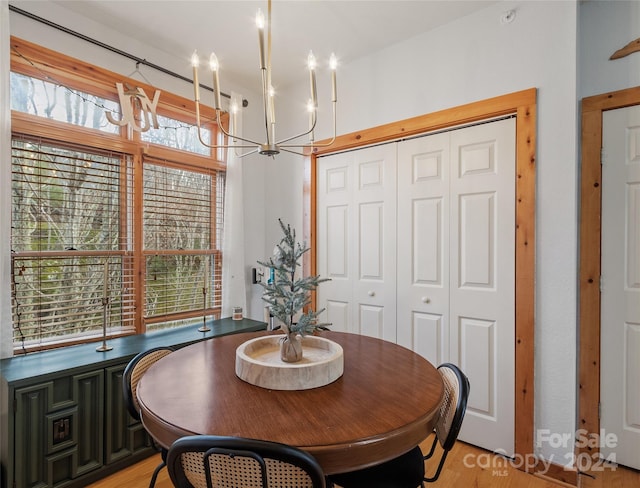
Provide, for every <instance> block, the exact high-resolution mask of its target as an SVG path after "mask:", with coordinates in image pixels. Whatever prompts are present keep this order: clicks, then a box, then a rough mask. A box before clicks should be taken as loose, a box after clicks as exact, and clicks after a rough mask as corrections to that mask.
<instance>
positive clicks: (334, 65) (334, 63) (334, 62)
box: [329, 53, 338, 102]
mask: <svg viewBox="0 0 640 488" xmlns="http://www.w3.org/2000/svg"><path fill="white" fill-rule="evenodd" d="M329 67H330V68H331V101H332V102H337V101H338V87H337V82H336V70H337V69H338V58H336V55H335V54H334V53H331V57H330V58H329Z"/></svg>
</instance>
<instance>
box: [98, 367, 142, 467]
mask: <svg viewBox="0 0 640 488" xmlns="http://www.w3.org/2000/svg"><path fill="white" fill-rule="evenodd" d="M124 368H125V365H120V366H114V367H111V368H107V369H106V370H105V374H106V403H105V405H106V418H107V422H106V424H105V449H106V452H105V463H106V464H111V463H114V462H117V461H119V460H121V459H124V458H127V457H128V456H131V455H132V454H135V453H138V452H140V451H144V450H148V449H149V448H150V447H151V440H150V438H149V436H148V435H147V432H146V431H145V430H144V427H143V426H142V423H140V422H139V421H136V420H135V419H134V418H133V417H132V416H131V415H130V414H129V412H128V411H127V410H126V409H125V408H123V405H124V398H123V393H122V377H123V374H124Z"/></svg>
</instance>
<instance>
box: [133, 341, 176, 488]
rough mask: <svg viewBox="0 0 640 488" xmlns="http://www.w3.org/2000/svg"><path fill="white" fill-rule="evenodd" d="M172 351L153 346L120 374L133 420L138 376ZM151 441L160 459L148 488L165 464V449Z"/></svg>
mask: <svg viewBox="0 0 640 488" xmlns="http://www.w3.org/2000/svg"><path fill="white" fill-rule="evenodd" d="M173 351H174V349H173V348H172V347H155V348H153V349H149V350H147V351H143V352H141V353H139V354H137V355H136V356H135V357H134V358H133V359H131V361H129V363H128V364H127V366H126V367H125V369H124V374H123V376H122V394H123V397H124V403H125V406H126V408H127V410H128V411H129V414H130V415H131V416H132V417H133V418H134V419H135V420H137V421H140V405H139V404H138V397H137V396H136V391H137V389H138V383H139V382H140V378H142V375H143V374H144V373H146V371H147V370H148V369H149V368H150V367H151V366H152V365H153V364H154V363H155V362H156V361H158V360H159V359H161V358H163V357H165V356H166V355H167V354H170V353H172V352H173ZM151 442H152V443H153V445H154V448H156V449H158V450H159V451H160V457H161V458H162V461H161V462H160V464H158V466H157V467H156V469H155V470H154V471H153V475H152V476H151V480H150V481H149V488H153V487H154V486H155V484H156V479H157V478H158V473H159V472H160V470H161V469H162V468H163V467H164V466H165V464H166V458H167V450H166V449H164V448H162V447H160V448H158V447H157V446H156V444H155V441H154V440H153V438H151Z"/></svg>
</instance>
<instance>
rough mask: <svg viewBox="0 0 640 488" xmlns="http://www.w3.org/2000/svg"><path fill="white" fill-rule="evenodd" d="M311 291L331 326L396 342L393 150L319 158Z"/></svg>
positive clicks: (372, 149)
mask: <svg viewBox="0 0 640 488" xmlns="http://www.w3.org/2000/svg"><path fill="white" fill-rule="evenodd" d="M317 176H318V206H317V220H318V240H317V242H318V246H317V247H318V259H317V263H318V273H319V274H320V275H321V276H322V277H327V278H331V281H328V282H326V283H323V284H321V285H320V287H319V288H318V295H317V298H318V308H326V310H327V313H326V318H327V320H328V321H329V322H331V323H332V324H333V326H332V329H333V330H339V331H348V332H356V333H360V334H364V335H369V336H373V337H379V338H381V339H386V340H389V341H392V342H395V341H396V278H395V277H396V242H395V236H396V225H395V218H396V148H395V145H393V144H386V145H381V146H375V147H370V148H365V149H361V150H358V151H351V152H346V153H341V154H336V155H331V156H325V157H322V158H319V160H318V175H317Z"/></svg>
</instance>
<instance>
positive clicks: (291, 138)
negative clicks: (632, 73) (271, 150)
mask: <svg viewBox="0 0 640 488" xmlns="http://www.w3.org/2000/svg"><path fill="white" fill-rule="evenodd" d="M317 122H318V114H317V112H316V111H314V112H313V123H312V124H311V127H310V128H309V130H307V131H306V132H302V133H300V134H297V135H295V136H291V137H287V138H286V139H282V140H281V141H278V142H276V144H277V145H278V146H280V144H282V143H284V142H289V141H293V140H294V139H297V138H298V137H302V136H306V135H309V134H311V133H312V132H313V130H314V129H315V128H316V123H317ZM306 145H307V144H288V145H287V144H285V145H284V147H303V146H306ZM280 147H282V146H280Z"/></svg>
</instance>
